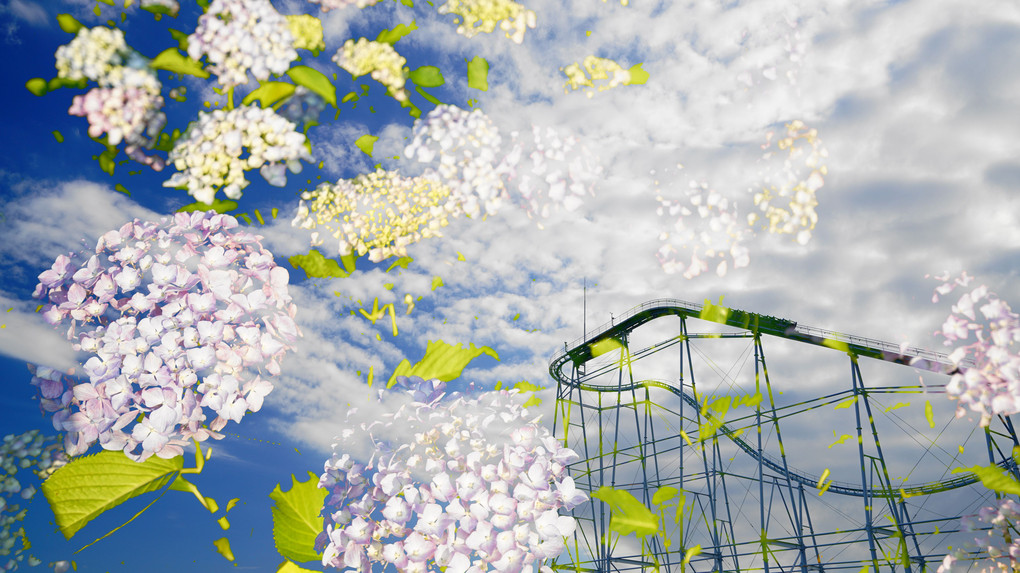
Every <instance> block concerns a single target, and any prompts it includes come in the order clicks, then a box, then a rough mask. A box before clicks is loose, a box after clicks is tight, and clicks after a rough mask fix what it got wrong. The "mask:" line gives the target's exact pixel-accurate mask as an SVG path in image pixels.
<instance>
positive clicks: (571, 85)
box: [560, 55, 630, 98]
mask: <svg viewBox="0 0 1020 573" xmlns="http://www.w3.org/2000/svg"><path fill="white" fill-rule="evenodd" d="M560 69H561V70H562V71H563V73H564V75H566V76H567V83H566V84H565V85H564V88H563V93H569V92H570V91H571V90H574V91H576V90H579V89H581V88H589V89H587V90H585V95H586V96H588V97H589V98H591V97H592V96H594V95H595V91H596V90H597V91H600V92H601V91H605V90H610V89H613V88H615V87H617V86H622V85H627V84H628V83H629V82H630V71H629V70H626V69H624V68H623V66H621V65H620V64H618V63H616V62H615V61H613V60H610V59H608V58H598V57H595V56H594V55H592V56H588V57H586V58H585V59H584V61H583V62H581V63H577V62H574V63H572V64H570V65H568V66H567V67H565V68H560ZM610 74H612V77H611V78H610ZM602 80H609V81H608V82H606V83H602ZM596 81H599V82H600V83H599V84H597V85H596V84H595V82H596Z"/></svg>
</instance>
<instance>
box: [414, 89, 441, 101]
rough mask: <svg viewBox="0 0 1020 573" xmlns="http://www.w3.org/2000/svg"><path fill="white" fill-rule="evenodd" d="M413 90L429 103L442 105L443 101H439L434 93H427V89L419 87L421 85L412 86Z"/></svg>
mask: <svg viewBox="0 0 1020 573" xmlns="http://www.w3.org/2000/svg"><path fill="white" fill-rule="evenodd" d="M414 91H416V92H418V93H419V94H421V97H423V98H425V99H426V100H428V101H429V103H431V104H432V105H443V102H441V101H439V98H437V97H435V96H434V95H432V94H430V93H428V92H427V91H425V90H423V89H421V86H414Z"/></svg>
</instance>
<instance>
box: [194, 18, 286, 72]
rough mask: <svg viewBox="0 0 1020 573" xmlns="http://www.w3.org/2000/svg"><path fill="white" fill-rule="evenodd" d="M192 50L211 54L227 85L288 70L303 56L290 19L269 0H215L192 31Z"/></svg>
mask: <svg viewBox="0 0 1020 573" xmlns="http://www.w3.org/2000/svg"><path fill="white" fill-rule="evenodd" d="M188 56H190V57H191V58H192V59H195V60H199V59H201V58H202V56H205V57H206V58H207V59H208V61H209V63H210V64H211V67H210V69H211V70H212V72H213V73H214V74H216V76H217V77H218V79H219V82H220V84H221V85H223V86H224V87H234V86H236V85H240V84H246V83H248V72H249V71H250V72H251V73H252V75H253V76H255V79H257V80H259V81H262V80H265V79H268V78H269V75H270V74H276V75H278V76H279V75H283V74H284V73H285V72H286V71H287V69H288V68H289V67H290V63H291V62H293V61H294V60H295V59H297V50H295V49H294V36H293V35H292V34H291V32H290V26H289V25H288V24H287V19H286V18H285V17H284V16H282V15H281V14H280V13H279V12H277V11H276V8H273V5H272V3H270V2H269V0H213V1H212V2H210V3H209V7H208V8H207V9H206V11H205V13H204V14H202V16H200V17H199V19H198V26H197V27H196V28H195V32H194V33H193V34H191V35H190V36H188Z"/></svg>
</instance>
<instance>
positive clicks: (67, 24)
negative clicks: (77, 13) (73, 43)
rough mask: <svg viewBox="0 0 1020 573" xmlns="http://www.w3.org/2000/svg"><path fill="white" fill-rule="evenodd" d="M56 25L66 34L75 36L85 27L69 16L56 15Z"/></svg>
mask: <svg viewBox="0 0 1020 573" xmlns="http://www.w3.org/2000/svg"><path fill="white" fill-rule="evenodd" d="M57 24H58V25H60V29H61V30H63V31H65V32H67V33H68V34H77V33H78V30H81V29H82V28H84V27H85V26H84V25H83V24H82V23H81V22H79V21H78V20H76V19H75V17H74V16H72V15H70V14H57Z"/></svg>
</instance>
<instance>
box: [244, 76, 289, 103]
mask: <svg viewBox="0 0 1020 573" xmlns="http://www.w3.org/2000/svg"><path fill="white" fill-rule="evenodd" d="M295 89H296V87H295V86H294V84H288V83H287V82H265V83H263V84H262V85H260V86H259V87H258V89H256V90H254V91H252V92H251V93H250V94H248V95H246V96H244V99H243V100H241V104H242V105H248V104H250V103H251V102H253V101H258V102H259V103H261V104H262V108H263V109H265V108H267V107H270V106H271V105H273V104H274V103H276V102H278V101H280V100H282V99H283V98H288V97H290V96H291V95H292V94H293V93H294V90H295Z"/></svg>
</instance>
